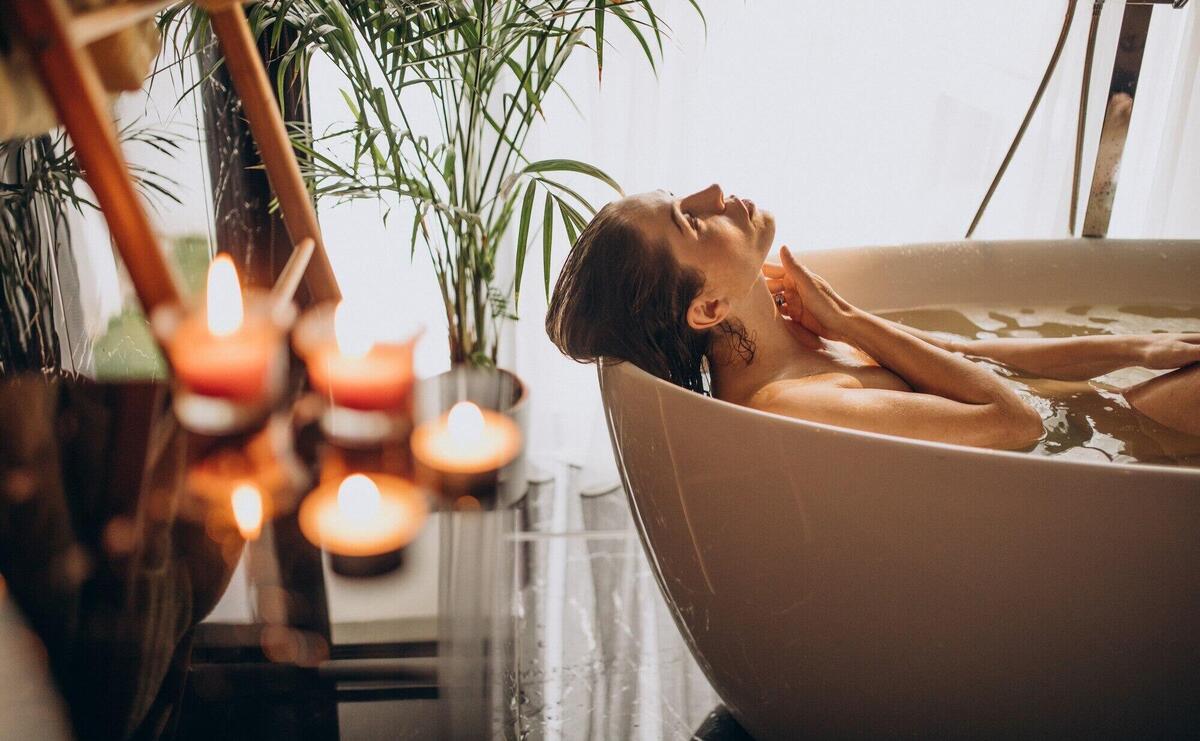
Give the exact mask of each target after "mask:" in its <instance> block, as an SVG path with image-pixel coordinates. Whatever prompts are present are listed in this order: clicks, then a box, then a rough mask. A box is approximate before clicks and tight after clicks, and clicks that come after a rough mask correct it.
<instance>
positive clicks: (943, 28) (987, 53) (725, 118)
mask: <svg viewBox="0 0 1200 741" xmlns="http://www.w3.org/2000/svg"><path fill="white" fill-rule="evenodd" d="M701 5H702V6H703V8H704V10H705V13H706V15H707V20H708V23H707V38H706V37H705V29H704V27H703V26H702V24H701V22H700V21H699V19H698V18H696V17H695V16H694V15H693V14H692V13H690V12H689V11H688V10H687V7H686V5H685V4H684V3H679V6H680V7H679V8H678V9H677V10H675V9H670V8H669V9H668V11H667V13H666V14H667V17H668V20H669V21H670V22H671V23H672V25H673V31H672V39H671V40H670V41H669V42H668V46H667V49H666V52H665V59H664V61H663V63H662V64H661V65H660V68H659V75H658V79H655V77H654V75H653V74H652V73H651V72H650V70H649V69H648V66H647V64H646V63H645V60H644V59H643V58H641V55H642V53H641V50H640V49H639V48H637V47H636V45H635V44H633V43H625V40H624V39H621V40H619V41H618V42H617V47H616V48H615V49H614V50H612V51H611V52H609V53H607V54H606V55H605V68H604V74H603V82H602V84H599V85H598V84H597V79H596V68H595V63H594V60H592V59H588V58H586V57H583V56H581V57H580V58H578V59H575V60H573V62H572V66H571V67H570V69H569V70H568V71H567V72H566V75H565V78H564V83H565V86H566V88H567V89H568V90H570V91H571V94H572V96H573V97H574V99H575V102H576V104H578V106H579V111H578V112H576V111H575V110H573V109H572V107H571V104H570V103H569V102H567V101H565V100H557V101H555V104H554V105H551V106H549V107H548V108H547V110H546V119H547V120H546V123H545V124H544V125H543V126H542V127H541V129H540V130H539V132H538V140H537V142H536V150H535V151H536V154H537V155H538V156H547V157H548V156H570V157H577V158H579V159H583V160H586V161H588V162H592V163H594V164H596V165H598V166H600V167H601V168H603V169H604V170H606V171H607V172H609V173H610V174H612V175H613V176H614V177H615V178H616V179H617V180H618V181H619V182H620V183H621V184H622V185H623V186H624V187H625V188H626V190H627V191H628V192H639V191H645V190H651V189H654V188H658V187H664V188H668V189H670V190H672V191H674V192H676V193H680V192H688V191H690V190H693V189H696V188H699V187H703V186H705V185H707V184H709V183H712V182H719V183H721V185H722V186H723V187H724V188H725V190H726V192H733V193H736V194H744V195H746V196H750V197H752V198H754V200H755V202H756V203H758V204H760V205H762V206H763V207H766V208H768V209H770V210H772V211H773V212H774V214H775V216H776V221H777V225H778V231H777V237H776V240H777V244H788V245H790V246H791V247H792V248H793V249H796V250H805V249H818V248H831V247H846V246H854V245H865V244H892V243H904V242H915V241H931V240H951V239H960V238H962V236H963V234H964V233H965V231H966V228H967V226H968V224H969V223H970V220H971V217H972V216H973V215H974V211H975V209H976V208H977V206H978V204H979V201H980V199H981V198H982V196H983V194H984V192H985V191H986V189H987V186H988V184H989V182H990V180H991V178H992V176H993V174H994V173H995V171H996V168H997V166H998V165H999V163H1000V160H1001V158H1002V157H1003V156H1004V152H1005V150H1006V149H1007V147H1008V145H1009V143H1010V141H1011V139H1012V136H1013V134H1014V133H1015V132H1016V129H1017V127H1018V125H1019V124H1020V121H1021V117H1022V116H1023V115H1024V112H1025V109H1026V107H1027V106H1028V104H1029V101H1030V99H1031V97H1032V95H1033V93H1034V90H1035V89H1036V88H1037V84H1038V81H1039V79H1040V77H1041V75H1042V73H1043V71H1044V69H1045V65H1046V63H1047V61H1048V60H1049V58H1050V53H1051V51H1052V50H1053V48H1054V44H1055V41H1056V40H1057V37H1058V33H1059V30H1060V28H1061V24H1062V20H1063V17H1064V13H1065V8H1066V3H1065V2H1045V0H1021V1H1020V2H1006V3H961V2H953V1H952V0H921V1H914V2H907V3H896V4H880V3H869V2H845V3H828V2H816V1H811V0H756V1H754V2H745V3H732V2H707V3H705V2H702V3H701ZM1122 5H1123V4H1122V3H1110V4H1109V5H1108V7H1106V8H1105V10H1104V13H1103V16H1102V19H1101V24H1100V28H1099V35H1098V41H1097V45H1096V49H1097V53H1096V59H1095V63H1094V72H1093V84H1092V88H1091V96H1090V99H1091V101H1092V105H1091V106H1090V110H1089V116H1088V121H1089V127H1088V136H1087V138H1086V141H1085V150H1084V168H1083V190H1084V194H1083V195H1082V196H1081V203H1080V214H1082V213H1083V209H1085V208H1086V188H1087V185H1088V183H1090V180H1091V163H1092V160H1093V158H1094V154H1095V148H1096V143H1097V139H1098V137H1099V124H1100V122H1101V120H1102V118H1103V106H1104V103H1105V99H1106V93H1107V89H1108V83H1109V75H1110V72H1111V69H1112V59H1113V53H1114V51H1115V48H1116V39H1117V34H1118V31H1119V29H1120V22H1121V11H1122ZM1090 11H1091V3H1080V4H1079V10H1078V11H1077V13H1076V16H1075V19H1074V23H1073V27H1072V29H1071V33H1070V36H1069V39H1068V43H1067V46H1066V48H1065V50H1064V52H1063V57H1062V60H1061V61H1060V63H1059V66H1058V70H1057V72H1056V73H1055V76H1054V78H1053V81H1052V82H1051V84H1050V87H1049V89H1048V90H1047V92H1046V95H1045V97H1044V99H1043V101H1042V104H1041V107H1040V109H1039V111H1038V113H1037V114H1036V116H1035V118H1034V119H1033V122H1032V124H1031V126H1030V128H1029V130H1028V132H1027V133H1026V136H1025V140H1024V142H1023V144H1022V146H1021V148H1020V150H1019V151H1018V153H1017V155H1016V157H1015V158H1014V160H1013V162H1012V164H1011V166H1010V167H1009V170H1008V173H1007V175H1006V176H1005V179H1004V181H1003V183H1002V184H1001V186H1000V188H999V190H998V191H997V193H996V195H995V197H994V198H993V200H992V204H991V206H990V207H989V210H988V212H987V215H986V216H985V217H984V219H983V222H982V223H981V225H980V227H979V229H978V230H977V232H976V234H977V236H978V237H979V238H984V239H987V238H1026V237H1028V238H1034V237H1063V236H1067V213H1068V201H1069V197H1070V187H1071V161H1072V157H1073V149H1074V141H1075V116H1076V111H1077V108H1078V101H1079V86H1080V80H1081V76H1082V67H1083V56H1084V49H1085V45H1086V39H1087V27H1088V22H1089V15H1090ZM1198 62H1200V12H1198V11H1197V9H1196V7H1195V4H1190V5H1188V6H1186V7H1185V8H1184V9H1181V10H1174V9H1171V8H1169V7H1162V6H1160V7H1157V8H1156V9H1155V11H1154V14H1153V20H1152V24H1151V28H1150V33H1149V40H1148V45H1147V51H1146V56H1145V60H1144V63H1143V68H1142V77H1141V81H1140V83H1139V86H1138V95H1137V102H1136V105H1135V108H1134V114H1133V119H1132V124H1131V130H1130V134H1129V140H1128V142H1127V147H1126V157H1125V164H1124V166H1123V168H1122V173H1121V178H1120V187H1119V188H1118V192H1117V199H1116V204H1115V207H1114V213H1113V219H1112V226H1111V229H1110V231H1109V235H1110V236H1113V237H1159V236H1162V237H1196V236H1200V208H1196V206H1195V204H1196V203H1197V202H1198V200H1200V199H1198V197H1200V90H1198V83H1197V65H1198ZM587 195H588V196H589V197H592V198H594V199H595V202H596V203H603V202H604V201H606V200H608V199H610V198H611V197H613V194H612V193H611V191H607V192H606V191H605V190H604V189H603V188H597V187H591V188H588V189H587ZM1081 221H1082V219H1081ZM558 244H559V245H560V248H559V249H558V251H557V252H556V254H555V261H554V265H553V269H552V275H554V274H555V273H556V271H557V269H558V266H559V265H560V264H561V261H562V259H563V258H564V257H565V255H566V252H567V244H566V238H565V236H564V237H561V239H559V241H558ZM541 281H542V275H541V271H540V270H539V269H536V268H533V267H531V268H530V270H529V273H527V276H526V285H525V286H524V288H525V290H524V291H523V292H522V306H521V316H522V319H521V321H520V323H519V325H518V326H517V327H516V329H515V332H514V334H515V337H514V339H515V342H514V343H512V348H511V349H512V350H513V351H514V353H513V361H514V363H515V367H516V369H517V371H518V372H519V373H520V374H521V375H522V376H523V377H524V378H526V380H527V381H529V383H530V386H531V387H532V388H533V390H534V402H535V413H534V415H533V416H534V420H535V429H534V430H533V433H532V441H531V445H532V449H533V450H534V451H535V452H536V453H537V454H539V455H547V456H554V457H557V458H559V459H561V460H565V461H568V462H571V463H574V464H577V465H582V466H583V467H584V476H583V481H584V486H585V488H586V487H602V486H604V485H605V484H608V483H613V482H615V481H616V474H615V469H614V468H613V464H612V459H611V452H610V451H609V443H608V438H607V434H606V432H605V430H604V427H603V422H602V417H601V414H600V405H599V400H598V398H599V397H598V388H597V385H596V381H595V371H594V369H592V368H591V367H578V366H576V365H575V364H574V363H572V362H570V361H568V360H565V359H563V358H562V357H561V356H559V354H558V353H557V351H556V350H555V349H554V348H553V347H552V346H551V345H550V344H549V341H548V340H547V339H546V337H545V333H544V330H543V329H542V317H543V311H544V307H545V300H544V293H543V289H542V287H541V285H540V283H541ZM526 297H528V298H526ZM526 302H527V303H526ZM714 434H716V433H714Z"/></svg>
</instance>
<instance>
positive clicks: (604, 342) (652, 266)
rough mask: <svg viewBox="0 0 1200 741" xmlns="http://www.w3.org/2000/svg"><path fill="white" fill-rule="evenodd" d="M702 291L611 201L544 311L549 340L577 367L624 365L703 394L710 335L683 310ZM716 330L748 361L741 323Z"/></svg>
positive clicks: (697, 278)
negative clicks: (610, 361) (606, 362)
mask: <svg viewBox="0 0 1200 741" xmlns="http://www.w3.org/2000/svg"><path fill="white" fill-rule="evenodd" d="M703 288H704V274H703V273H701V272H700V271H699V270H697V269H696V268H693V267H690V266H686V265H681V264H680V263H679V261H678V260H676V259H675V256H674V255H673V254H672V253H671V250H670V248H669V247H668V246H667V245H666V244H665V243H662V244H653V243H647V242H646V240H645V238H644V237H643V236H642V234H641V232H639V231H638V230H637V229H636V228H635V227H634V226H633V225H632V224H630V223H629V222H628V221H627V220H626V219H625V218H624V217H623V216H622V214H621V213H620V209H619V208H618V207H617V205H616V203H609V204H608V205H606V206H605V207H604V208H602V209H600V211H599V212H598V213H597V214H596V216H595V217H593V218H592V220H591V222H590V223H589V224H588V225H587V227H586V228H585V229H584V230H583V232H582V233H581V234H580V235H579V238H578V239H577V240H576V241H575V245H574V246H573V247H572V248H571V252H570V254H569V255H567V260H566V262H565V263H564V264H563V268H562V272H561V273H560V274H559V276H558V282H557V283H556V284H555V286H554V293H553V294H552V295H551V298H550V306H549V309H548V310H547V313H546V334H548V335H550V340H551V341H552V342H554V344H555V346H556V347H558V349H559V350H560V351H562V353H563V354H564V355H566V356H568V357H570V358H572V359H574V360H576V361H578V362H580V363H593V362H595V361H597V360H598V359H600V358H601V357H609V358H616V359H619V360H625V361H629V362H631V363H633V364H634V365H636V366H638V367H639V368H641V369H642V370H644V371H646V372H648V373H652V374H654V375H656V376H658V377H659V378H663V379H666V380H668V381H670V382H672V383H674V384H676V385H679V386H682V387H684V388H686V389H691V390H692V391H698V392H700V393H702V394H703V393H708V390H707V389H706V388H705V379H704V361H705V358H706V357H707V356H708V354H709V351H710V344H711V339H712V331H711V330H697V329H693V328H692V327H691V325H689V324H688V322H687V310H688V306H690V305H691V303H692V300H693V299H694V298H696V296H698V295H699V294H700V292H701V290H703ZM718 328H719V329H720V330H721V332H722V333H723V334H725V335H727V336H729V337H730V338H731V340H733V344H734V347H735V350H736V351H737V352H738V353H739V354H740V355H741V356H742V357H743V359H745V360H746V362H750V361H751V360H752V359H753V355H754V346H753V342H752V341H751V340H750V339H749V338H747V337H746V335H745V332H744V330H743V328H742V327H741V325H740V323H736V322H722V323H721V324H720V325H718Z"/></svg>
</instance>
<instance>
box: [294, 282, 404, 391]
mask: <svg viewBox="0 0 1200 741" xmlns="http://www.w3.org/2000/svg"><path fill="white" fill-rule="evenodd" d="M331 311H332V321H331V316H330V312H331ZM379 324H380V318H379V317H378V316H376V312H374V311H373V310H372V307H370V306H369V305H368V304H366V303H365V302H362V301H361V300H359V301H356V302H348V301H343V302H342V303H339V304H338V305H337V306H336V307H332V309H331V307H329V306H328V305H323V306H321V307H318V308H317V309H314V310H313V311H311V312H308V313H306V314H305V315H304V317H303V318H302V319H301V320H300V326H298V327H297V336H296V345H297V352H299V354H301V355H302V356H304V359H305V363H306V364H307V366H308V377H309V380H310V381H311V382H312V385H313V388H314V389H315V390H316V391H317V392H318V393H320V394H321V395H322V396H324V397H325V398H326V399H328V400H330V401H331V402H332V403H333V404H334V405H335V406H339V407H346V408H349V409H358V410H397V409H402V408H403V407H405V405H406V404H407V403H408V401H409V396H410V392H411V390H412V383H413V367H412V356H413V345H414V344H415V342H416V334H417V333H416V332H415V331H413V330H412V329H407V330H404V331H401V332H399V333H398V336H397V333H396V332H391V333H387V332H381V331H379V327H378V325H379ZM386 334H391V335H393V336H391V337H386V336H383V335H386Z"/></svg>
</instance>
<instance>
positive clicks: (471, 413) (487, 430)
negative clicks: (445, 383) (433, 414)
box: [412, 401, 521, 474]
mask: <svg viewBox="0 0 1200 741" xmlns="http://www.w3.org/2000/svg"><path fill="white" fill-rule="evenodd" d="M412 451H413V455H414V456H415V457H416V458H417V460H419V461H421V462H422V463H424V464H425V465H426V466H428V467H429V468H431V469H433V470H435V471H440V472H442V473H451V474H482V473H486V472H489V471H496V470H499V469H501V468H503V467H504V466H506V465H507V464H508V463H510V462H511V461H512V460H513V458H516V457H517V454H518V453H519V452H521V430H520V429H518V427H517V425H516V423H515V422H513V421H512V420H511V419H509V418H508V417H506V416H505V415H503V414H499V413H497V412H493V411H489V410H483V409H480V408H479V407H478V406H476V405H475V404H473V403H472V402H469V401H460V402H458V403H457V404H455V405H454V406H453V407H451V409H450V411H449V412H447V413H446V414H443V415H442V416H441V417H439V418H437V419H435V420H431V421H429V422H426V423H424V424H422V425H421V426H420V427H418V428H417V429H416V430H415V431H414V432H413V435H412Z"/></svg>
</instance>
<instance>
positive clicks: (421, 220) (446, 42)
mask: <svg viewBox="0 0 1200 741" xmlns="http://www.w3.org/2000/svg"><path fill="white" fill-rule="evenodd" d="M689 2H690V4H691V6H692V7H693V8H694V9H695V11H696V12H697V13H700V8H699V5H698V2H697V0H689ZM658 4H660V3H652V2H651V0H626V1H624V2H617V1H615V0H472V1H468V0H366V1H363V0H270V2H264V3H261V4H260V5H258V6H256V8H255V9H254V11H253V12H252V14H251V21H252V23H253V24H255V25H256V26H257V27H258V28H259V29H260V32H265V33H278V31H279V29H282V28H285V27H287V28H291V29H294V30H295V32H296V41H295V43H293V44H292V45H291V47H290V48H289V49H288V50H287V51H286V52H285V53H284V54H283V57H282V59H281V60H280V64H279V68H278V69H279V74H280V75H281V76H282V75H285V74H286V73H287V72H288V71H289V70H290V69H291V68H292V67H293V66H294V65H301V66H303V65H307V64H308V63H309V61H310V58H311V55H313V54H320V55H324V56H325V57H326V58H328V59H329V60H330V61H331V62H332V63H333V64H334V65H335V66H336V67H337V68H338V69H339V70H340V71H341V73H342V74H343V75H344V76H345V79H346V81H347V84H348V87H347V88H346V89H345V90H343V97H344V99H345V101H346V104H347V113H348V119H349V120H348V122H347V124H346V126H345V127H341V128H340V129H339V130H338V131H336V132H334V133H331V134H328V135H326V136H325V137H323V138H324V139H337V140H342V141H343V143H349V145H350V146H341V147H331V146H322V145H328V144H331V142H328V141H321V140H317V141H316V142H313V141H312V140H311V139H308V138H306V137H304V136H299V137H297V138H296V140H295V143H296V146H297V147H298V148H300V149H302V150H303V154H304V157H303V159H304V160H305V161H306V162H307V168H308V170H309V172H308V174H309V175H310V177H311V179H312V182H313V185H314V189H315V193H316V195H317V197H318V198H331V197H332V198H336V199H346V198H364V197H365V198H384V197H398V198H399V199H400V200H401V201H409V202H411V203H412V205H413V206H415V210H414V212H413V217H412V223H411V227H410V228H409V229H408V233H409V235H410V238H409V245H408V248H409V250H410V253H411V252H413V251H415V250H416V249H417V247H418V245H419V244H420V245H422V246H424V247H425V248H426V249H428V251H429V253H430V255H431V257H432V261H433V265H434V270H435V272H436V275H437V281H438V287H439V289H440V294H441V298H442V302H443V304H444V309H445V313H446V322H447V327H448V330H449V344H450V354H451V359H452V361H453V362H454V363H455V364H470V365H474V366H477V367H494V365H495V363H496V358H497V345H498V328H499V325H500V323H501V322H503V321H505V320H507V319H512V318H515V311H516V308H517V304H518V301H519V291H520V285H521V278H522V275H523V272H524V266H525V264H526V261H527V258H528V256H529V253H530V251H531V249H530V245H531V243H533V242H535V241H537V236H536V233H537V232H538V231H539V230H540V232H541V236H540V247H541V254H542V263H543V265H544V266H545V268H546V272H547V273H548V272H549V263H550V255H551V247H552V235H553V234H554V231H555V228H556V225H561V226H562V227H564V228H565V232H566V234H567V236H568V238H569V239H570V240H571V241H572V242H574V240H575V237H576V236H577V234H578V233H579V231H580V230H582V229H583V227H584V225H585V224H586V223H587V221H588V218H589V217H590V216H591V215H592V214H594V208H593V207H592V205H591V204H590V203H589V202H588V201H587V199H585V198H584V197H583V196H581V195H580V194H579V192H578V191H577V190H576V189H575V188H573V187H571V185H570V179H571V178H576V177H579V176H583V177H587V178H594V179H596V180H599V181H602V182H604V183H607V184H608V185H609V186H611V187H612V188H613V189H614V190H615V191H617V192H620V190H621V189H620V186H619V185H618V184H617V182H616V181H615V180H613V178H611V177H609V176H608V175H607V174H605V173H604V172H602V171H601V170H600V169H599V168H597V167H594V166H592V165H589V164H587V163H584V162H580V161H578V160H574V159H566V158H563V159H544V160H539V161H531V160H530V159H529V158H528V157H526V156H525V153H524V151H523V150H524V147H525V143H526V141H527V138H528V136H529V134H530V131H531V130H533V128H534V126H535V124H536V122H537V120H538V118H539V117H540V116H541V112H542V104H543V101H544V100H545V99H546V98H547V96H549V95H551V94H552V91H553V89H554V88H555V87H559V88H561V87H562V86H561V84H560V83H558V81H557V78H558V75H559V73H560V71H561V70H562V69H563V65H564V64H565V63H566V61H567V60H568V58H570V56H571V55H572V54H573V53H574V52H575V51H577V50H579V49H580V48H589V49H591V50H592V52H593V53H594V54H595V56H596V64H597V73H598V74H600V73H601V72H602V70H603V63H604V49H605V44H606V40H605V33H606V30H605V29H606V20H607V22H608V26H607V27H608V28H610V29H611V28H612V27H614V26H615V27H617V28H623V29H625V30H626V31H627V32H628V33H629V34H632V36H633V38H634V39H636V41H637V43H638V44H639V45H640V47H641V49H642V51H643V52H644V54H645V57H646V59H647V60H648V61H649V63H650V65H651V68H652V69H653V68H654V66H655V63H656V58H659V57H660V56H661V52H662V42H663V37H664V28H665V24H664V23H663V22H662V21H661V20H660V17H659V15H658V13H657V12H656V10H655V7H654V6H655V5H658ZM701 17H703V15H702V14H701ZM561 92H563V93H566V91H565V90H561ZM420 96H424V98H423V99H421V97H420ZM414 104H417V105H423V106H428V105H429V104H432V108H433V110H434V112H435V114H436V115H435V118H436V126H435V127H434V128H433V130H432V131H418V130H416V129H414V127H413V126H412V125H411V118H410V115H409V110H410V107H411V106H413V105H414ZM331 149H332V150H338V151H340V150H348V151H349V153H350V154H349V156H348V157H346V158H336V157H334V156H332V155H330V154H328V152H329V151H330V150H331ZM514 227H515V229H516V255H515V264H514V266H513V270H512V271H511V276H512V277H511V283H510V284H508V285H502V284H501V280H500V279H499V278H498V271H497V254H498V251H499V247H500V245H501V240H502V238H503V237H504V236H505V235H506V234H508V233H509V232H510V230H512V229H513V228H514ZM545 283H546V285H545V289H546V291H547V292H548V291H549V276H548V275H547V277H546V281H545Z"/></svg>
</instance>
